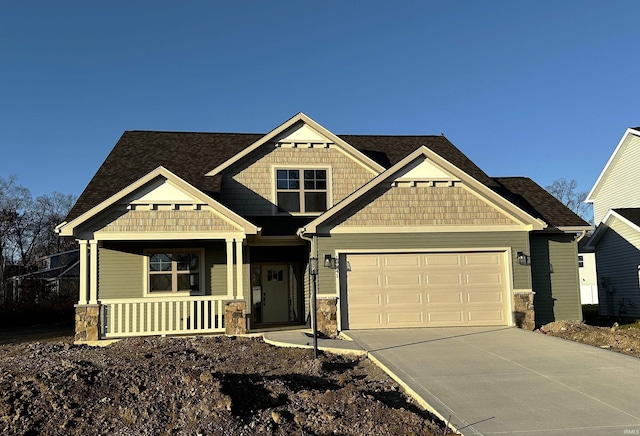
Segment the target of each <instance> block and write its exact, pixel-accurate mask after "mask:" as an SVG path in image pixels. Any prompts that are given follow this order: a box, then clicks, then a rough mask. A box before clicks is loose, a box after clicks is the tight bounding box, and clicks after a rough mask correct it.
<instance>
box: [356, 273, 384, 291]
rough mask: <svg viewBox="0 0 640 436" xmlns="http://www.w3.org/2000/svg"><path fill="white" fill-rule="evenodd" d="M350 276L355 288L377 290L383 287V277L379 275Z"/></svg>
mask: <svg viewBox="0 0 640 436" xmlns="http://www.w3.org/2000/svg"><path fill="white" fill-rule="evenodd" d="M349 274H350V277H349V282H350V283H354V286H355V287H358V288H365V289H366V288H372V287H373V288H375V287H378V286H381V285H382V277H380V275H379V274H372V273H369V274H363V273H354V274H351V273H349Z"/></svg>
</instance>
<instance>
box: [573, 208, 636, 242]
mask: <svg viewBox="0 0 640 436" xmlns="http://www.w3.org/2000/svg"><path fill="white" fill-rule="evenodd" d="M609 231H613V232H614V233H615V234H618V235H621V236H620V237H622V238H623V239H626V240H627V241H628V242H629V243H631V244H634V245H635V246H636V248H638V249H640V209H612V210H609V211H608V212H607V214H606V215H605V216H604V218H603V219H602V222H601V223H600V224H599V225H598V227H597V228H596V231H595V232H594V233H593V235H592V236H591V238H590V239H589V242H588V243H587V244H586V246H585V248H586V249H589V250H590V249H593V248H596V247H597V246H598V245H599V244H600V241H601V240H602V239H603V238H606V237H607V235H608V233H609Z"/></svg>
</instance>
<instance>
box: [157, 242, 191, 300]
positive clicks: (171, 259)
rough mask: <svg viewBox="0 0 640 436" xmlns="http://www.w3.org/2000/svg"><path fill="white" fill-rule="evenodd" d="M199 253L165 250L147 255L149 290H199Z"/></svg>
mask: <svg viewBox="0 0 640 436" xmlns="http://www.w3.org/2000/svg"><path fill="white" fill-rule="evenodd" d="M200 257H201V255H200V253H199V252H192V251H178V252H175V251H166V252H159V253H151V254H150V255H149V292H150V293H158V292H195V293H199V292H200V264H201V259H200Z"/></svg>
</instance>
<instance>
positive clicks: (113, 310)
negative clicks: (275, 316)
mask: <svg viewBox="0 0 640 436" xmlns="http://www.w3.org/2000/svg"><path fill="white" fill-rule="evenodd" d="M228 299H229V297H227V296H203V297H166V298H162V299H157V300H154V299H150V298H146V299H121V300H120V299H119V300H115V299H114V300H111V299H110V300H101V301H100V303H101V314H100V316H101V321H102V322H101V337H103V338H121V337H125V336H147V335H148V336H151V335H168V334H172V335H173V334H185V333H194V334H195V333H219V332H224V301H225V300H228Z"/></svg>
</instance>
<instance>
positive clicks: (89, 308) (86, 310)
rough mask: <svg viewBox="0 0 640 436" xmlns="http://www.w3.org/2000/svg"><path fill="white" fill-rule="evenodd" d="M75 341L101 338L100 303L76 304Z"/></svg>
mask: <svg viewBox="0 0 640 436" xmlns="http://www.w3.org/2000/svg"><path fill="white" fill-rule="evenodd" d="M74 307H75V308H76V334H75V337H74V341H75V342H87V341H97V340H99V339H100V331H99V329H100V305H99V304H76V305H75V306H74Z"/></svg>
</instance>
